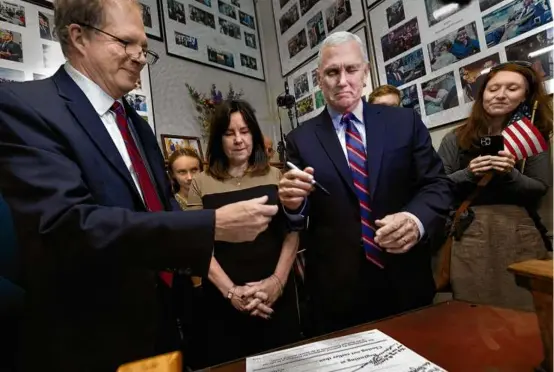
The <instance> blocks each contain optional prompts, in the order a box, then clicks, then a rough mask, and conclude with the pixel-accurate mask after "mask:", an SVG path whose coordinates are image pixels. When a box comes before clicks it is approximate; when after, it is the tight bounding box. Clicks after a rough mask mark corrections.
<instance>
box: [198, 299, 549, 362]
mask: <svg viewBox="0 0 554 372" xmlns="http://www.w3.org/2000/svg"><path fill="white" fill-rule="evenodd" d="M375 328H376V329H379V330H381V331H382V332H384V333H386V334H388V335H389V336H391V337H393V338H394V339H396V340H398V341H399V342H401V343H403V344H404V345H406V346H407V347H408V348H410V349H412V350H413V351H415V352H416V353H418V354H420V355H421V356H423V357H425V358H427V359H429V360H430V361H432V362H434V363H436V364H438V365H439V366H441V367H443V368H444V369H446V370H448V371H449V372H457V371H459V372H532V371H533V369H534V367H536V366H538V365H539V364H540V363H541V362H542V360H543V349H542V344H541V334H540V330H539V327H538V324H537V317H536V315H535V313H527V312H521V311H515V310H508V309H501V308H495V307H491V306H481V305H472V304H468V303H464V302H457V301H451V302H444V303H441V304H437V305H433V306H430V307H427V308H424V309H421V310H417V311H413V312H409V313H405V314H401V315H398V316H395V317H392V318H388V319H384V320H382V321H378V322H374V323H368V324H364V325H360V326H357V327H353V328H350V329H347V330H343V331H339V332H335V333H332V334H329V335H326V336H322V337H318V338H315V339H311V340H307V341H304V342H302V343H299V344H296V345H293V346H297V345H300V344H305V343H308V342H313V341H318V340H322V339H328V338H333V337H338V336H344V335H348V334H352V333H357V332H362V331H367V330H370V329H375ZM245 370H246V360H245V359H242V360H238V361H235V362H231V363H226V364H222V365H219V366H215V367H211V368H207V369H205V370H204V371H206V372H208V371H209V372H212V371H213V372H242V371H245Z"/></svg>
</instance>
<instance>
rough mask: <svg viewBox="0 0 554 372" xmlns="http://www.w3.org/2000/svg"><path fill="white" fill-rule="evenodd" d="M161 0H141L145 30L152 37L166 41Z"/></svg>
mask: <svg viewBox="0 0 554 372" xmlns="http://www.w3.org/2000/svg"><path fill="white" fill-rule="evenodd" d="M160 1H161V0H139V1H138V2H139V4H140V6H141V8H142V21H143V23H144V31H145V32H146V36H148V37H149V38H150V39H153V40H158V41H164V38H163V31H162V30H163V21H162V11H161V3H160Z"/></svg>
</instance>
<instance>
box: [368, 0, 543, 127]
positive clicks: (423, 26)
mask: <svg viewBox="0 0 554 372" xmlns="http://www.w3.org/2000/svg"><path fill="white" fill-rule="evenodd" d="M368 1H369V0H368ZM524 2H525V1H524V0H510V1H508V0H478V1H473V2H471V3H469V4H465V5H463V6H458V7H451V9H449V10H448V11H446V10H445V9H443V8H441V7H442V5H441V4H442V3H441V2H440V1H439V0H424V1H421V3H422V4H421V5H417V3H416V2H413V1H410V0H380V1H378V2H376V3H374V4H373V5H372V6H371V7H370V8H369V10H368V12H367V19H368V24H369V25H370V28H369V29H370V39H371V44H372V47H373V52H374V53H373V55H374V71H375V78H374V81H375V84H379V85H384V84H391V85H393V86H395V87H396V88H398V89H399V90H400V91H401V93H402V97H401V102H402V104H403V106H404V107H410V108H413V109H414V110H416V112H418V113H420V114H421V118H422V120H423V122H424V123H425V125H426V126H427V127H428V128H429V129H431V128H437V127H440V126H443V125H448V124H450V123H452V122H455V121H460V120H463V119H465V118H467V117H468V116H469V113H470V111H471V107H472V105H473V102H474V98H475V97H474V95H475V92H476V91H478V87H479V83H480V82H481V81H482V77H483V76H484V74H486V71H488V70H487V68H489V67H491V66H494V65H496V64H499V63H503V62H506V61H509V60H526V61H529V62H531V63H532V64H533V69H535V71H536V72H537V73H538V74H539V75H540V76H541V78H542V79H543V81H544V86H545V89H546V92H547V93H549V94H551V93H553V92H554V71H553V70H554V68H553V67H552V66H553V63H552V61H553V58H554V50H553V49H554V48H553V47H552V46H553V44H554V42H553V36H554V35H553V32H552V29H553V24H554V22H553V20H552V17H551V8H552V4H553V2H554V0H535V1H534V2H533V3H532V4H531V5H529V6H528V7H527V8H525V6H526V5H525V4H524ZM399 3H401V4H399ZM546 8H548V11H546V10H545V11H542V10H544V9H546ZM523 12H524V13H525V14H524V15H525V17H524V20H525V19H529V21H528V22H527V21H526V22H524V21H522V20H518V21H517V22H515V21H514V20H516V19H517V17H516V15H520V14H523ZM549 17H550V18H549ZM511 22H512V23H511Z"/></svg>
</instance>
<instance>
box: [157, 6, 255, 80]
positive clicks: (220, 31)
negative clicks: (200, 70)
mask: <svg viewBox="0 0 554 372" xmlns="http://www.w3.org/2000/svg"><path fill="white" fill-rule="evenodd" d="M162 1H163V17H164V23H165V31H166V32H165V35H166V41H165V42H166V49H167V53H168V54H169V55H172V56H176V57H182V58H185V59H189V60H192V61H195V62H199V63H203V64H206V65H209V66H212V67H216V68H220V69H223V70H226V71H230V72H234V73H238V74H241V75H245V76H248V77H252V78H255V79H258V80H264V79H265V75H264V69H263V65H262V54H261V50H260V40H259V33H258V25H257V21H256V8H255V4H254V0H162Z"/></svg>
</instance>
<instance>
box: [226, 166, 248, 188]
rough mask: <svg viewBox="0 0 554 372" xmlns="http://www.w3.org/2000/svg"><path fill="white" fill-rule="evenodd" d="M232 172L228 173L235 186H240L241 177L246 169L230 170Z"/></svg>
mask: <svg viewBox="0 0 554 372" xmlns="http://www.w3.org/2000/svg"><path fill="white" fill-rule="evenodd" d="M232 173H234V174H231V173H229V175H230V176H231V179H232V180H233V181H232V182H233V183H234V184H236V185H237V186H240V185H241V183H242V179H243V178H244V175H245V174H246V170H237V171H235V172H232Z"/></svg>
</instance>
